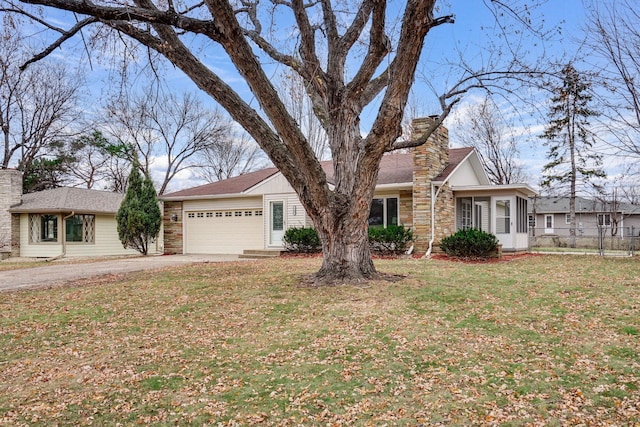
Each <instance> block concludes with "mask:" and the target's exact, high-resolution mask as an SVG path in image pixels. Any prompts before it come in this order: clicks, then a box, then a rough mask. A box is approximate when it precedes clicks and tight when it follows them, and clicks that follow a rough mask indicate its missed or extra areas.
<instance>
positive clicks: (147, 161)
mask: <svg viewBox="0 0 640 427" xmlns="http://www.w3.org/2000/svg"><path fill="white" fill-rule="evenodd" d="M107 111H108V116H109V118H108V120H107V125H106V126H107V129H108V133H109V134H110V135H111V137H112V138H115V139H116V140H117V141H118V142H119V144H121V145H125V146H131V147H133V150H131V156H135V157H136V159H137V161H138V162H139V164H140V166H141V168H142V172H144V173H145V174H147V175H149V176H153V174H152V168H154V165H157V164H158V163H160V162H163V163H166V166H165V165H164V164H163V165H160V166H158V168H159V169H161V170H162V176H161V178H160V180H159V182H158V183H157V185H158V194H160V195H161V194H164V193H165V191H166V190H167V188H168V186H169V184H170V182H171V180H172V179H173V178H174V177H175V176H176V175H177V174H178V173H180V172H181V171H184V170H186V169H190V168H196V167H198V163H197V158H198V156H199V155H200V154H201V153H202V152H203V151H204V150H206V149H208V148H209V147H211V146H213V145H214V144H215V143H216V141H218V140H220V139H221V137H222V136H224V135H226V133H227V130H226V128H227V127H228V126H229V123H228V120H225V119H224V118H223V116H222V115H221V114H219V113H218V112H217V111H214V110H210V109H207V108H205V107H204V105H203V103H202V102H201V101H200V100H199V99H198V98H197V97H196V96H195V94H193V93H184V94H183V95H182V96H178V95H175V94H173V93H166V92H165V91H162V90H160V89H158V88H156V87H154V86H149V87H147V88H146V89H145V90H144V91H143V92H142V93H140V94H138V95H135V94H134V95H129V96H126V97H124V96H123V97H119V98H117V99H116V100H114V101H111V102H110V103H109V104H108V106H107Z"/></svg>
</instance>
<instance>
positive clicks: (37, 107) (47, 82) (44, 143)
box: [0, 22, 82, 176]
mask: <svg viewBox="0 0 640 427" xmlns="http://www.w3.org/2000/svg"><path fill="white" fill-rule="evenodd" d="M5 24H6V25H5V26H4V27H3V30H2V34H0V129H1V131H2V151H0V155H1V157H0V168H8V167H9V166H15V167H16V168H17V169H19V170H21V171H22V172H23V173H24V174H25V176H26V175H28V174H29V172H30V168H31V165H32V164H33V163H34V161H36V160H38V159H41V158H43V157H44V156H46V155H47V154H48V152H47V151H48V147H49V145H50V144H51V143H53V142H54V141H55V140H56V139H59V138H63V137H64V136H65V135H68V134H69V133H70V132H71V128H70V126H71V125H72V124H73V122H74V121H75V120H76V119H77V118H78V117H79V112H78V110H77V102H78V92H79V90H80V88H81V87H82V79H81V78H80V76H78V75H74V74H73V73H70V72H69V71H68V70H67V69H66V68H65V67H64V66H63V65H60V64H51V63H38V64H34V66H33V67H29V69H27V70H25V71H20V70H19V68H18V67H19V65H20V64H22V63H24V62H25V61H26V60H27V59H28V58H29V57H30V56H31V54H30V53H29V52H28V51H27V49H26V42H25V40H24V38H23V37H22V36H21V34H20V32H19V31H18V29H17V28H13V27H12V26H11V25H8V24H7V23H6V22H5Z"/></svg>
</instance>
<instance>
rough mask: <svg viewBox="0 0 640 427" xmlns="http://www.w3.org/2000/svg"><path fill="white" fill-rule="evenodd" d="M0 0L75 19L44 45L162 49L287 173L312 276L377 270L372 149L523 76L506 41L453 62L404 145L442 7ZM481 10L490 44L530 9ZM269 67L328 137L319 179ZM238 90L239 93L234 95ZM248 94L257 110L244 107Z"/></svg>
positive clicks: (323, 0) (523, 5) (379, 152)
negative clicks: (312, 261) (280, 70)
mask: <svg viewBox="0 0 640 427" xmlns="http://www.w3.org/2000/svg"><path fill="white" fill-rule="evenodd" d="M3 2H4V4H5V5H6V7H5V8H4V9H5V10H11V11H17V12H19V13H22V14H30V9H28V6H26V5H25V3H32V4H37V5H43V6H48V7H53V8H57V9H62V10H66V11H70V12H73V13H76V14H78V16H79V19H78V21H77V23H72V24H70V25H69V27H68V28H66V29H64V30H62V29H57V27H56V28H54V29H57V30H58V38H57V40H56V41H55V42H54V43H53V44H52V46H57V45H60V44H61V43H63V42H64V41H66V40H67V39H69V38H70V37H72V36H73V35H74V34H77V33H79V32H80V31H81V30H83V31H84V30H85V28H87V27H90V26H92V27H94V26H97V27H98V28H104V27H105V26H107V27H109V28H111V29H113V30H116V31H118V32H120V33H121V34H123V35H124V36H126V37H127V38H123V39H124V40H125V41H126V40H130V39H132V40H135V41H137V42H138V43H140V44H142V45H144V46H146V47H147V48H149V49H150V50H153V51H156V52H158V53H160V54H161V55H163V56H164V57H165V58H167V59H168V60H169V61H170V62H171V63H172V64H173V65H174V66H175V67H177V68H178V69H180V70H182V71H183V72H184V73H185V74H186V75H187V76H188V77H189V78H191V80H193V82H195V84H196V85H197V86H198V87H199V88H200V89H202V90H203V91H204V92H206V93H207V94H209V95H210V96H211V97H212V98H213V99H215V100H216V101H217V102H218V103H219V104H220V105H221V106H222V107H223V108H225V109H226V110H227V111H228V112H229V114H230V115H231V116H232V117H233V119H234V120H235V121H237V122H238V123H240V124H241V125H242V127H243V128H244V129H245V130H246V131H247V132H248V133H249V134H251V136H252V137H253V138H254V139H255V140H256V142H257V143H258V144H259V145H260V146H261V148H262V149H263V150H264V151H265V153H266V154H267V155H268V156H269V158H270V159H271V161H272V162H273V164H274V165H275V166H277V167H278V169H279V170H280V171H281V172H282V174H283V175H284V176H285V177H286V178H287V180H288V181H289V183H290V184H291V186H292V187H293V189H294V190H295V191H296V193H297V195H298V197H299V198H300V201H301V203H302V204H303V206H304V207H305V209H306V212H307V214H308V215H309V217H310V218H311V219H312V220H313V223H314V225H315V228H316V230H317V232H318V234H319V236H320V239H321V241H322V249H323V255H324V256H323V260H322V266H321V268H320V270H319V271H318V273H317V274H316V277H315V278H316V280H317V281H318V282H319V283H320V282H322V283H324V282H332V283H335V282H338V283H345V282H349V281H358V280H362V279H368V278H374V277H378V275H377V272H376V269H375V267H374V265H373V261H372V259H371V254H370V250H369V242H368V236H367V216H368V215H367V212H368V210H369V207H370V205H371V201H372V198H373V193H374V189H375V184H376V179H377V175H378V167H379V164H380V160H381V158H382V156H383V155H384V153H386V152H388V151H391V150H394V149H398V148H407V147H411V146H418V145H421V144H424V143H425V142H426V140H427V138H428V137H429V136H430V135H431V133H433V132H434V131H435V130H436V129H437V127H438V126H439V125H440V124H441V123H442V121H443V120H444V119H445V118H446V117H447V116H448V114H449V113H450V111H451V110H452V108H453V107H454V106H455V105H456V104H457V103H458V102H459V101H460V99H461V97H462V96H463V95H464V94H465V93H466V92H467V91H469V90H471V89H473V88H478V87H482V86H483V85H486V84H492V85H494V86H504V85H500V83H499V82H498V80H500V79H501V78H503V77H516V76H519V77H520V80H521V81H526V82H528V81H531V79H532V73H533V72H534V71H535V70H532V69H531V68H528V67H526V66H525V65H524V64H523V63H522V61H521V59H522V55H521V52H520V51H519V50H518V49H517V46H515V45H512V46H509V47H508V48H507V49H504V50H501V51H493V52H492V56H494V57H495V56H498V55H505V57H506V56H509V57H511V59H512V60H511V61H505V62H503V63H501V64H499V65H496V63H492V65H491V67H490V68H487V64H477V63H476V64H464V65H465V66H466V65H473V66H472V67H471V68H468V67H467V68H465V71H464V72H463V74H462V75H461V76H460V77H459V79H457V81H455V82H453V83H451V84H450V85H449V86H448V87H447V88H446V89H445V90H443V91H442V92H438V93H439V97H438V98H437V99H438V103H439V106H440V108H441V112H440V114H439V116H438V117H437V119H436V120H435V121H434V122H433V124H432V125H431V127H430V128H429V129H428V130H427V131H426V132H425V133H424V134H423V135H422V136H420V137H419V138H417V139H415V140H409V141H407V140H404V141H401V142H399V141H398V137H399V136H400V135H401V133H402V126H401V123H402V119H403V115H404V111H405V106H406V103H407V99H408V97H409V93H410V90H411V87H412V84H413V82H414V80H415V76H416V68H417V66H418V63H419V61H420V57H421V54H422V52H423V51H424V50H425V49H424V48H425V41H426V38H427V34H429V33H431V32H433V31H437V30H438V29H439V28H440V27H442V26H443V25H446V24H452V23H453V22H454V16H453V13H451V12H446V10H449V7H450V4H449V3H448V2H444V1H439V0H407V1H406V2H401V3H397V4H396V3H394V4H393V5H392V4H388V3H387V2H385V1H381V0H361V1H358V2H356V1H353V2H351V1H332V0H319V1H315V2H304V1H302V0H291V1H275V0H274V1H271V2H267V1H263V2H259V1H257V0H243V1H241V2H237V1H231V0H208V1H206V2H191V1H186V2H180V3H175V2H173V1H169V2H164V1H158V2H153V1H152V0H134V1H133V2H127V3H126V4H124V3H120V2H111V1H94V2H87V1H81V0H23V1H19V0H3ZM485 5H487V6H489V7H490V8H491V9H492V12H494V16H495V18H496V20H497V22H498V25H497V26H496V28H498V31H499V32H501V34H499V35H496V39H498V38H499V40H501V41H502V42H504V43H509V41H510V39H509V37H504V36H505V35H506V34H505V33H504V31H506V29H507V28H508V25H504V24H505V22H506V21H509V20H510V19H515V20H516V21H517V22H518V23H520V24H524V26H525V27H528V28H531V22H530V21H529V16H528V15H526V14H522V13H521V12H528V11H530V10H531V9H532V4H531V2H529V1H521V2H520V1H514V2H509V3H507V2H502V1H492V2H485ZM30 15H31V16H33V14H30ZM276 17H277V19H276ZM87 31H88V30H87ZM434 40H437V39H434ZM197 41H201V42H202V44H200V45H198V44H197V43H196V42H197ZM431 41H432V40H431V39H429V42H431ZM205 45H206V46H207V48H209V47H210V48H211V49H212V51H214V50H215V52H216V53H223V52H224V54H225V55H226V57H227V58H228V59H229V60H230V62H231V63H232V64H233V66H234V67H235V69H236V70H237V72H238V73H239V76H241V78H242V80H243V81H244V82H245V83H246V85H247V86H246V87H242V88H238V87H233V86H231V84H230V83H227V81H226V79H225V78H223V76H221V75H220V74H219V73H217V72H216V69H215V68H214V67H210V66H207V65H206V64H205V63H204V62H203V60H205V55H201V54H202V53H203V52H202V51H199V50H198V49H199V48H198V47H196V48H193V46H201V47H202V46H205ZM47 53H48V51H43V53H42V55H39V56H37V57H36V58H35V59H37V58H39V57H41V56H45V55H46V54H47ZM273 63H276V64H278V65H279V66H282V67H287V68H289V69H291V70H292V71H293V72H294V73H295V74H297V75H298V76H300V78H302V80H303V81H304V87H305V90H306V93H307V96H308V97H309V99H310V100H311V102H312V104H313V112H314V114H315V116H316V117H317V119H318V120H319V121H320V123H321V124H322V127H323V129H324V132H325V133H326V135H327V138H328V146H329V149H330V152H331V157H332V162H333V177H332V183H333V185H331V186H330V185H329V182H328V179H327V176H326V175H325V172H324V170H323V169H322V167H321V165H320V163H319V161H318V159H317V157H316V155H315V152H314V149H313V147H312V145H311V144H310V142H309V140H308V138H307V136H306V135H305V134H304V131H303V129H302V127H301V125H300V123H298V122H297V121H296V120H295V118H294V117H293V116H292V115H291V114H290V112H289V111H288V109H287V106H286V104H285V102H284V101H283V94H281V93H279V92H278V90H277V88H276V87H275V85H274V84H273V82H272V78H271V76H272V73H271V70H272V68H271V65H272V64H273ZM429 63H430V64H432V63H433V62H429ZM268 71H269V72H268ZM225 77H226V76H225ZM234 83H235V82H234ZM247 88H248V89H249V90H250V91H251V97H245V98H243V96H241V94H246V93H247V91H246V89H247ZM254 100H255V101H256V105H257V108H258V109H259V111H256V105H252V103H253V101H254ZM365 114H366V117H367V120H366V123H363V120H361V119H362V117H363V115H365ZM365 125H366V129H361V126H365ZM369 125H370V126H369Z"/></svg>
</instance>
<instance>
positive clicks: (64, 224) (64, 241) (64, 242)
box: [47, 211, 76, 262]
mask: <svg viewBox="0 0 640 427" xmlns="http://www.w3.org/2000/svg"><path fill="white" fill-rule="evenodd" d="M75 214H76V213H75V211H71V213H70V214H69V215H67V216H63V217H62V227H61V228H62V253H61V254H60V255H58V256H55V257H53V258H49V259H48V260H47V262H50V261H56V260H58V259H60V258H64V257H65V255H67V230H66V228H67V220H68V219H69V218H71V217H72V216H74V215H75Z"/></svg>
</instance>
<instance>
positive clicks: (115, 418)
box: [0, 255, 640, 426]
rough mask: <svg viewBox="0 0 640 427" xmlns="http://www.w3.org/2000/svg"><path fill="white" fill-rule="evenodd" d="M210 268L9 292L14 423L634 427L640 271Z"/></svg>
mask: <svg viewBox="0 0 640 427" xmlns="http://www.w3.org/2000/svg"><path fill="white" fill-rule="evenodd" d="M376 265H377V267H378V269H379V270H381V271H384V272H388V273H393V274H402V275H406V278H405V279H404V280H401V281H399V282H393V283H390V282H372V283H368V284H366V285H363V286H348V287H345V286H342V287H329V288H312V287H305V286H301V285H300V284H299V283H300V278H301V276H302V275H304V274H308V273H310V272H313V271H314V270H315V269H317V268H318V267H319V260H318V259H313V258H312V259H303V258H298V259H278V260H269V261H258V262H238V263H222V264H203V265H196V266H188V267H180V268H175V269H167V270H164V271H162V272H156V273H144V274H142V273H140V274H133V275H129V276H127V277H126V278H124V279H122V280H121V281H117V282H113V283H104V282H99V283H93V284H92V283H88V282H87V281H84V282H83V284H84V285H83V286H80V287H65V288H56V289H51V290H40V291H21V292H15V293H5V294H3V298H2V301H1V302H0V348H1V349H2V351H1V352H0V425H30V426H48V425H56V424H57V425H116V424H118V423H120V424H121V425H138V424H152V425H159V426H165V425H166V426H169V425H187V426H189V425H193V426H200V425H206V424H209V425H216V426H217V425H222V426H227V425H254V424H259V425H278V426H279V425H305V426H306V425H321V426H325V425H363V426H364V425H372V426H378V425H408V426H413V425H460V426H466V425H503V426H525V425H552V426H553V425H557V426H561V425H574V424H584V425H633V424H634V423H640V416H639V415H638V414H639V412H638V411H639V410H640V409H639V405H640V392H639V389H640V335H638V330H640V316H639V315H638V310H639V309H640V263H639V261H638V259H636V258H617V259H616V258H599V257H597V258H596V257H594V258H591V257H589V258H588V262H587V259H586V258H584V257H570V256H554V255H544V256H532V257H528V258H521V259H514V260H511V261H505V262H500V263H480V264H466V263H461V262H450V261H437V260H431V261H425V260H397V261H394V260H377V261H376Z"/></svg>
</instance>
